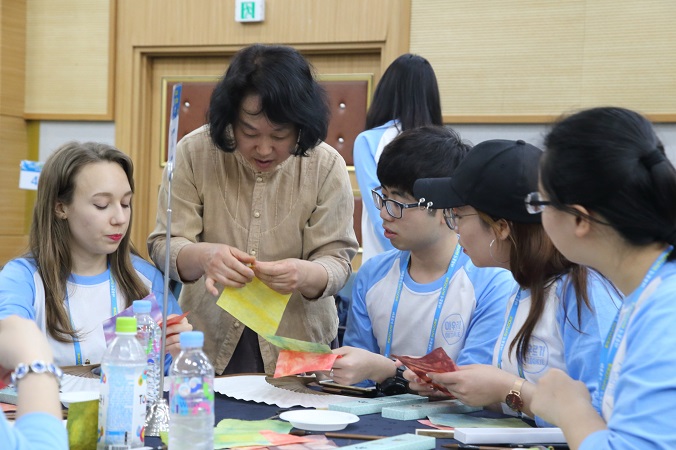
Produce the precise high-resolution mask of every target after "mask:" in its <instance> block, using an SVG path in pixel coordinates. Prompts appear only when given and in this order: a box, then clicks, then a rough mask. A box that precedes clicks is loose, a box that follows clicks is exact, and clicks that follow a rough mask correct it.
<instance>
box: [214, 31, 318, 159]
mask: <svg viewBox="0 0 676 450" xmlns="http://www.w3.org/2000/svg"><path fill="white" fill-rule="evenodd" d="M251 94H254V95H258V96H260V102H261V103H260V104H261V111H260V113H263V114H265V116H266V117H267V118H268V119H269V120H270V122H272V123H275V124H278V125H285V124H292V125H294V126H295V127H296V129H297V130H298V133H299V140H298V145H297V146H296V149H295V150H294V152H293V153H294V155H295V156H307V151H308V150H309V149H311V148H313V147H315V146H316V145H317V144H318V143H319V142H320V141H322V140H324V139H325V138H326V133H327V130H328V124H329V109H328V102H327V96H326V92H325V91H324V89H323V88H322V87H321V86H320V85H319V83H317V81H316V79H315V77H314V74H313V69H312V66H311V65H310V63H309V62H308V61H307V60H306V59H305V58H304V57H303V55H301V54H300V53H299V52H298V51H297V50H296V49H294V48H291V47H285V46H281V45H262V44H254V45H251V46H249V47H245V48H243V49H242V50H240V51H238V52H237V53H236V54H235V55H234V56H233V58H232V61H231V62H230V66H229V67H228V69H227V71H226V72H225V75H224V76H223V78H222V79H221V80H220V81H219V82H218V84H217V85H216V88H215V89H214V92H213V94H212V95H211V100H210V102H209V111H208V113H207V119H208V122H209V134H210V136H211V140H212V141H213V143H214V145H216V147H218V148H219V149H221V150H223V151H225V152H232V151H234V150H235V148H236V146H237V145H236V142H235V141H234V138H233V136H232V134H231V130H230V127H231V126H232V125H233V124H234V123H235V122H236V121H237V118H238V117H239V112H240V106H241V104H242V101H243V99H244V97H246V96H247V95H251Z"/></svg>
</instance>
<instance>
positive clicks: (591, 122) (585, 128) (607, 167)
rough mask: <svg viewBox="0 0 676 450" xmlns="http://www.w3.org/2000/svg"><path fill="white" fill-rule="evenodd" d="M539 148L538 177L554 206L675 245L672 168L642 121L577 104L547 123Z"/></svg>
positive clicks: (636, 240)
mask: <svg viewBox="0 0 676 450" xmlns="http://www.w3.org/2000/svg"><path fill="white" fill-rule="evenodd" d="M545 146H546V149H547V150H546V151H545V153H544V156H543V159H542V161H541V164H540V181H541V183H542V187H543V189H544V191H545V193H546V194H547V195H548V196H549V198H550V200H551V201H552V202H553V205H554V206H555V207H561V206H563V205H574V204H577V205H581V206H584V207H585V208H587V209H589V210H590V211H591V212H593V213H597V214H599V215H601V216H602V218H603V221H605V222H606V223H607V224H609V225H610V226H612V227H613V228H614V229H615V230H616V231H617V232H618V233H619V234H620V235H621V236H622V237H623V238H624V239H625V240H626V241H628V242H629V243H630V244H633V245H638V246H643V245H648V244H650V243H652V242H667V243H669V244H672V245H674V244H676V170H675V169H674V166H673V165H672V164H671V162H670V161H669V160H668V159H667V157H666V155H665V152H664V147H663V145H662V143H661V142H660V140H659V138H658V137H657V135H656V134H655V131H654V129H653V127H652V124H651V123H650V122H649V121H648V119H646V118H645V117H643V116H642V115H640V114H639V113H637V112H634V111H631V110H628V109H624V108H617V107H603V108H593V109H588V110H584V111H581V112H578V113H577V114H573V115H572V116H569V117H567V118H564V119H563V120H561V121H559V122H558V123H557V124H555V125H554V127H553V128H552V130H551V131H550V132H549V134H548V135H547V137H546V138H545ZM674 258H676V253H675V252H672V254H671V256H670V259H674Z"/></svg>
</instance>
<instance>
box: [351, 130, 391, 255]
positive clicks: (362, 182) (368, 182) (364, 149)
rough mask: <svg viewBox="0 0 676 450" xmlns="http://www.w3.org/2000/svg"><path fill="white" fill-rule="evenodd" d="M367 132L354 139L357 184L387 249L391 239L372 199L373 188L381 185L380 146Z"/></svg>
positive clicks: (379, 239) (377, 233) (376, 229)
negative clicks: (378, 153)
mask: <svg viewBox="0 0 676 450" xmlns="http://www.w3.org/2000/svg"><path fill="white" fill-rule="evenodd" d="M366 133H367V132H364V133H360V134H359V135H358V136H357V139H355V141H354V147H353V149H354V150H353V157H354V172H355V175H356V176H357V184H358V185H359V192H360V194H361V198H362V199H363V201H364V205H365V207H366V211H365V212H366V214H368V216H369V219H371V223H372V224H373V228H374V231H375V235H376V236H378V242H379V243H380V245H381V246H382V248H383V249H385V250H390V249H392V248H394V247H392V244H391V243H390V240H389V239H387V238H386V237H385V234H384V233H383V219H381V218H380V211H379V210H378V208H376V205H374V204H373V201H372V200H371V190H372V189H375V188H377V187H378V186H380V182H379V181H378V173H377V168H378V166H377V164H376V150H377V148H378V145H377V142H376V145H375V146H374V145H373V143H372V142H369V140H368V139H367V137H366Z"/></svg>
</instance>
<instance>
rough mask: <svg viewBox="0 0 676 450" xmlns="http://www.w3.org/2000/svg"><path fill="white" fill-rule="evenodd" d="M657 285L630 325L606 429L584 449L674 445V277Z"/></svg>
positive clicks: (587, 441)
mask: <svg viewBox="0 0 676 450" xmlns="http://www.w3.org/2000/svg"><path fill="white" fill-rule="evenodd" d="M658 289H659V292H658V293H655V294H653V295H652V296H651V297H650V298H648V299H647V300H646V301H645V302H644V303H643V304H642V305H640V306H639V307H638V308H637V310H636V312H635V313H634V316H633V317H632V319H631V322H630V323H629V325H628V327H627V329H626V332H625V336H626V338H625V339H626V356H625V358H624V361H623V362H622V368H621V372H620V375H619V378H618V380H617V384H616V385H615V394H614V401H615V403H614V408H613V412H612V415H611V417H610V420H609V421H608V424H607V425H608V429H607V430H604V431H597V432H596V433H593V434H591V435H589V436H588V437H587V439H585V440H584V441H583V443H582V445H581V446H580V449H584V450H591V449H593V450H604V449H612V450H629V449H639V448H640V449H647V448H649V449H655V450H667V449H675V448H676V426H674V424H676V408H674V405H676V381H675V378H674V368H676V351H674V348H676V333H674V324H675V323H676V302H674V299H675V298H676V278H674V277H672V278H671V280H668V282H663V284H662V285H660V286H659V287H658Z"/></svg>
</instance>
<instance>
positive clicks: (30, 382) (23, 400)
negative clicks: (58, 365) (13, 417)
mask: <svg viewBox="0 0 676 450" xmlns="http://www.w3.org/2000/svg"><path fill="white" fill-rule="evenodd" d="M17 392H18V401H17V418H18V417H21V416H23V415H25V414H29V413H34V412H44V413H47V414H51V415H53V416H54V417H56V418H58V419H62V415H61V403H60V401H59V383H58V381H57V379H56V378H55V377H54V376H53V375H52V374H49V373H40V374H37V373H29V374H27V375H26V376H25V377H24V378H22V379H21V380H20V381H18V383H17Z"/></svg>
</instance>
